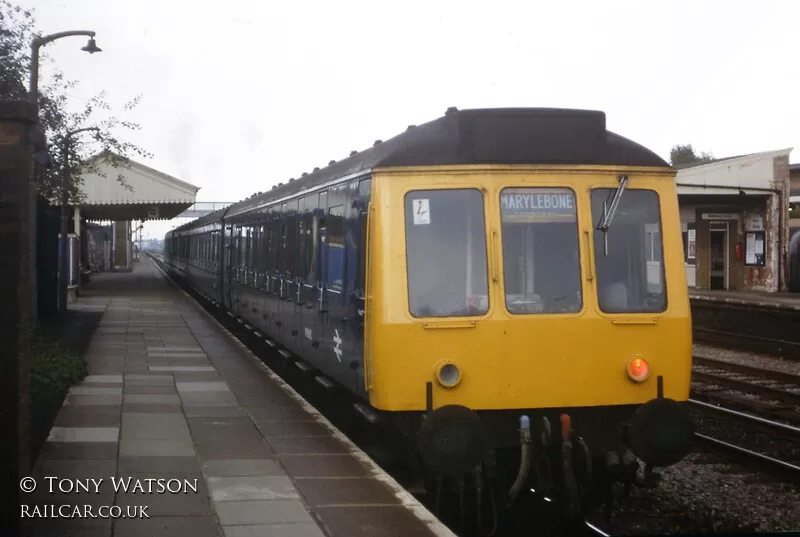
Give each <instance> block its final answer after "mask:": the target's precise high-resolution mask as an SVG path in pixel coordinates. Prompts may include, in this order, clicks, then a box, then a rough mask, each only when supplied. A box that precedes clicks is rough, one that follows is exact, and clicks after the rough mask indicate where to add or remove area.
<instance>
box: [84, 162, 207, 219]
mask: <svg viewBox="0 0 800 537" xmlns="http://www.w3.org/2000/svg"><path fill="white" fill-rule="evenodd" d="M90 160H93V161H94V164H95V166H96V168H97V169H98V170H99V171H100V173H85V174H84V175H82V176H81V178H82V184H81V192H82V193H83V194H84V199H83V200H82V201H81V203H80V205H78V208H79V209H80V212H81V215H82V216H83V217H84V218H86V219H87V220H90V221H95V222H96V221H108V220H112V221H129V220H170V219H172V218H175V217H176V216H178V215H179V214H180V213H182V212H183V211H185V210H186V209H188V208H189V207H191V206H192V205H193V204H194V203H195V202H196V201H197V200H196V198H197V191H198V190H200V187H197V186H194V185H192V184H190V183H187V182H186V181H181V180H180V179H177V178H175V177H172V176H171V175H167V174H166V173H162V172H160V171H158V170H154V169H153V168H150V167H149V166H145V165H144V164H141V163H139V162H136V161H134V160H131V159H125V160H126V162H127V165H126V166H122V167H115V166H113V165H112V164H111V163H109V162H106V160H105V158H104V154H103V153H100V154H98V155H95V156H93V157H91V159H90ZM120 175H122V177H123V178H124V181H125V184H121V183H120V182H119V181H118V180H117V178H118V177H119V176H120Z"/></svg>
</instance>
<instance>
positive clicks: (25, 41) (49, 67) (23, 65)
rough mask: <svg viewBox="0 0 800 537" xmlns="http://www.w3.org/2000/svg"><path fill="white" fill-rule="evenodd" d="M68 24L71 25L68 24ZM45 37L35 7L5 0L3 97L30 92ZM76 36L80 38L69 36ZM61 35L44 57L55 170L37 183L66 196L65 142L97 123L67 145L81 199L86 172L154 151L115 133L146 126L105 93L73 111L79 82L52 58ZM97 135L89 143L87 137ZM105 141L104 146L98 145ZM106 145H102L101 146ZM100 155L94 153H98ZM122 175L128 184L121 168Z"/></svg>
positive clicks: (50, 194)
mask: <svg viewBox="0 0 800 537" xmlns="http://www.w3.org/2000/svg"><path fill="white" fill-rule="evenodd" d="M64 29H65V30H67V29H68V28H64ZM36 37H40V34H39V32H37V30H36V20H35V19H34V16H33V11H32V10H26V9H22V8H21V7H20V6H18V5H15V4H13V3H12V2H11V1H10V0H0V100H2V99H25V98H27V84H28V79H29V77H30V66H31V58H30V46H31V43H32V42H33V40H34V38H36ZM67 39H69V40H74V39H78V38H74V37H71V38H67ZM58 43H59V41H56V42H54V43H50V44H47V45H45V46H43V47H42V48H41V49H40V57H39V73H40V82H39V95H38V105H39V123H40V126H41V127H42V129H43V130H44V132H45V134H46V135H47V138H48V141H49V143H50V156H51V157H52V158H53V160H54V161H55V162H54V164H53V166H52V167H51V168H50V169H49V170H39V175H38V182H37V186H38V189H39V193H40V194H42V195H43V196H45V197H46V198H48V199H50V200H56V199H59V198H60V195H59V194H60V189H61V185H62V180H61V178H62V177H63V175H62V173H63V170H64V151H63V149H64V145H65V136H66V134H67V133H68V132H70V131H73V130H76V129H82V128H89V127H92V128H97V129H98V131H97V132H87V133H83V134H79V135H76V136H74V137H71V138H70V143H69V144H68V145H67V162H68V164H69V171H70V177H71V178H72V182H71V184H70V185H69V191H70V200H71V201H72V202H78V201H80V199H81V193H80V187H81V185H80V181H81V175H82V174H89V173H94V174H97V175H100V176H105V175H104V173H103V172H102V170H101V169H100V165H101V164H102V163H107V164H110V165H111V166H112V167H114V168H118V169H123V168H126V167H127V166H128V160H127V159H128V158H133V157H149V156H151V155H150V154H149V153H148V152H147V151H145V150H144V149H142V148H140V147H138V146H136V145H135V144H132V143H130V142H126V141H124V140H123V139H121V138H118V137H117V136H116V135H115V132H116V131H118V130H120V129H124V130H128V131H135V130H139V129H140V126H139V125H138V124H136V123H133V122H131V121H124V120H120V119H118V118H117V117H116V115H115V114H114V112H113V110H112V109H111V106H110V105H109V104H108V103H107V102H106V100H105V94H104V93H102V92H101V93H100V94H98V95H96V96H94V97H92V98H91V99H89V100H88V101H87V103H86V104H85V105H84V107H83V110H81V111H79V112H71V111H70V110H69V108H68V99H67V94H66V92H67V91H68V90H71V89H73V88H75V87H77V86H78V83H77V82H75V81H71V80H67V79H66V78H65V76H64V74H63V73H62V72H61V71H59V70H58V69H57V67H56V66H55V65H54V63H53V62H52V61H50V60H48V58H47V55H46V50H47V48H48V47H52V46H58ZM140 99H141V96H138V97H135V98H133V99H131V100H130V101H128V102H127V103H126V104H125V105H123V107H122V110H121V112H123V113H124V112H129V111H130V110H132V109H133V108H135V107H136V106H137V105H138V104H139V101H140ZM92 138H93V139H94V141H95V142H96V143H95V144H91V147H89V145H88V144H86V143H85V142H86V141H89V140H91V139H92ZM98 146H99V148H98ZM98 149H100V150H98ZM98 153H99V155H98V156H97V158H91V159H90V158H89V157H90V156H91V155H93V154H98ZM116 180H117V181H118V182H119V183H120V184H122V185H123V186H126V187H128V188H130V187H129V186H128V185H126V184H125V181H124V178H123V175H122V174H121V173H119V174H118V175H117V177H116Z"/></svg>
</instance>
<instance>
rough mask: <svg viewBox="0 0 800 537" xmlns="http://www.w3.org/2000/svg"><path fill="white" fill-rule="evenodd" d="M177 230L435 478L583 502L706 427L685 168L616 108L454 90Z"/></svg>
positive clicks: (315, 372) (249, 319)
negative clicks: (510, 103) (397, 130)
mask: <svg viewBox="0 0 800 537" xmlns="http://www.w3.org/2000/svg"><path fill="white" fill-rule="evenodd" d="M164 245H165V246H164V255H163V260H164V263H165V266H166V267H167V269H168V271H169V272H170V273H171V274H172V275H173V276H175V277H177V278H179V279H182V280H184V281H185V282H187V283H188V284H189V285H191V287H193V288H194V289H195V290H196V291H197V292H198V293H200V294H201V295H203V296H205V297H206V298H208V299H209V300H210V301H212V302H213V303H214V304H215V305H216V306H218V307H219V308H222V309H223V310H225V311H227V312H228V313H229V314H230V315H232V316H235V317H237V318H238V319H240V320H241V322H242V323H246V324H247V325H249V326H251V327H252V328H253V330H255V331H257V332H258V333H259V334H261V335H263V337H265V338H267V339H268V341H269V342H270V343H271V344H273V345H275V346H277V347H278V348H279V350H280V352H281V354H282V355H283V357H284V358H285V359H287V360H294V361H296V362H297V364H299V365H302V369H304V370H307V371H308V372H309V373H310V374H311V375H312V376H313V377H314V378H315V379H316V380H317V381H318V382H319V383H320V384H322V385H324V386H327V387H330V388H332V389H335V390H338V392H339V393H340V394H341V393H344V394H345V395H346V396H347V397H348V398H349V401H350V403H348V404H352V405H353V407H354V408H355V409H356V410H357V411H358V414H359V415H360V416H363V418H364V420H365V422H366V423H371V424H383V425H382V426H387V424H388V426H389V427H391V428H392V430H394V431H397V432H398V435H399V436H398V437H399V438H402V439H404V440H403V442H401V443H402V444H403V447H402V449H403V450H404V451H405V452H406V453H407V454H409V455H408V459H409V461H410V464H413V465H414V468H416V470H414V471H415V472H417V473H419V475H420V477H421V479H422V481H423V482H424V483H425V486H426V487H427V488H428V489H432V488H436V492H437V494H438V493H439V491H440V488H441V487H442V486H445V487H447V486H448V485H447V483H455V484H456V485H455V486H460V487H464V486H465V485H464V483H465V482H466V481H469V482H470V483H474V484H476V486H477V488H478V490H479V491H480V490H483V491H484V492H483V493H482V494H485V493H486V492H485V491H486V490H487V489H488V490H489V491H496V493H497V498H499V499H497V500H496V501H501V500H503V503H505V504H509V503H513V502H514V501H515V500H516V499H517V498H519V497H520V494H521V492H522V491H524V490H531V491H534V493H537V494H539V493H541V494H548V495H549V497H550V498H553V499H555V500H556V501H557V502H559V504H560V505H562V506H563V510H564V512H565V513H568V514H570V516H578V515H579V514H580V513H582V512H584V511H585V510H586V509H588V507H587V506H589V505H593V501H594V500H593V499H595V500H596V499H597V498H598V497H600V496H598V494H599V493H598V491H605V492H603V493H602V494H601V496H602V497H604V498H606V500H607V501H608V500H609V498H610V497H611V495H612V494H613V489H614V487H613V484H614V483H620V482H622V483H625V484H632V483H635V484H647V485H651V484H652V483H655V482H656V481H657V478H658V473H657V472H656V471H655V469H657V468H663V467H666V466H670V465H673V464H675V463H677V462H679V461H680V460H682V459H683V458H684V457H685V456H686V455H687V454H688V453H690V451H691V449H692V438H693V433H694V423H693V421H692V419H691V416H690V414H689V413H688V412H687V410H686V408H685V404H683V403H684V402H685V401H686V400H687V399H688V397H689V384H690V378H691V367H692V326H691V315H690V307H689V297H688V288H687V283H686V276H685V269H684V254H683V244H682V240H681V228H680V221H679V211H678V201H677V192H676V186H675V170H674V169H673V168H671V167H670V166H669V165H668V164H667V163H666V162H665V161H664V160H663V159H662V158H661V157H659V156H658V155H656V154H655V153H654V152H653V151H651V150H649V149H647V148H645V147H643V146H642V145H640V144H638V143H636V142H634V141H631V140H629V139H627V138H625V137H622V136H620V135H618V134H615V133H613V132H610V131H608V130H607V127H606V115H605V113H604V112H601V111H594V110H572V109H552V108H499V109H469V110H459V109H457V108H450V109H448V110H447V111H446V113H445V114H444V115H443V116H441V117H439V118H437V119H435V120H432V121H430V122H428V123H425V124H421V125H416V126H415V125H411V126H409V127H408V128H407V129H406V130H405V131H404V132H402V133H401V134H399V135H397V136H395V137H393V138H391V139H389V140H386V141H381V140H377V141H375V143H374V144H373V145H372V146H371V147H369V148H368V149H366V150H363V151H353V152H351V153H350V155H349V156H348V157H347V158H344V159H343V160H340V161H330V162H329V163H328V165H327V166H324V167H321V168H314V169H313V171H311V172H308V173H303V174H302V175H301V176H300V177H298V178H296V179H295V178H292V179H289V180H288V181H286V182H284V183H278V184H277V185H275V186H273V187H272V188H271V189H269V190H267V191H266V192H260V193H257V194H254V195H252V196H251V197H249V198H247V199H245V200H243V201H241V202H239V203H236V204H234V205H231V206H230V207H228V208H225V209H222V210H219V211H217V212H214V213H212V214H210V215H207V216H205V217H202V218H198V219H197V220H194V221H192V222H190V223H187V224H185V225H182V226H180V227H178V228H175V229H174V230H172V231H170V232H169V233H167V234H166V237H165V239H164ZM376 426H377V425H376ZM398 449H400V448H399V447H398ZM469 476H473V477H472V478H470V479H469V480H467V478H468V477H469ZM443 483H444V485H443ZM484 484H485V486H484ZM478 496H479V497H480V494H479V495H478Z"/></svg>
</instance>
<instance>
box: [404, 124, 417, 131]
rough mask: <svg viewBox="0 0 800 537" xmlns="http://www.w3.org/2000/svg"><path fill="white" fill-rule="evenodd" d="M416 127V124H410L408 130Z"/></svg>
mask: <svg viewBox="0 0 800 537" xmlns="http://www.w3.org/2000/svg"><path fill="white" fill-rule="evenodd" d="M414 127H416V125H409V126H408V128H407V129H406V130H407V131H410V130H411V129H413V128H414Z"/></svg>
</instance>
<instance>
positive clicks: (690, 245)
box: [686, 229, 697, 259]
mask: <svg viewBox="0 0 800 537" xmlns="http://www.w3.org/2000/svg"><path fill="white" fill-rule="evenodd" d="M696 245H697V230H696V229H690V230H688V231H687V238H686V257H687V258H689V259H694V258H695V251H696Z"/></svg>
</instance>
